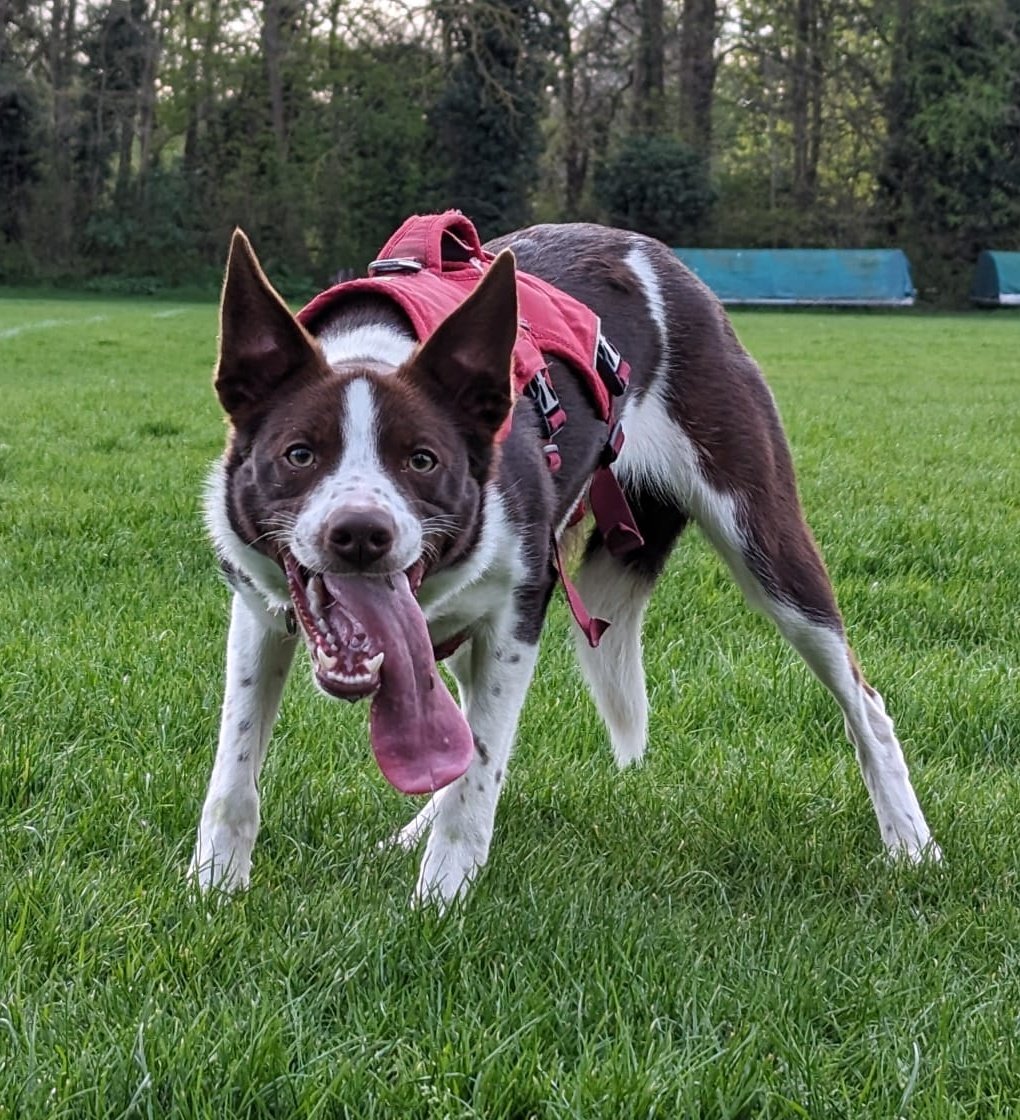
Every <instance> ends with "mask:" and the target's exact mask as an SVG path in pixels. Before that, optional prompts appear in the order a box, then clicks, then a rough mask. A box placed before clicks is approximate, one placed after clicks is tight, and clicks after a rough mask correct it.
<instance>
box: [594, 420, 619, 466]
mask: <svg viewBox="0 0 1020 1120" xmlns="http://www.w3.org/2000/svg"><path fill="white" fill-rule="evenodd" d="M623 443H624V434H623V422H622V421H620V420H617V421H616V423H615V424H614V425H613V426H612V427H611V428H610V429H609V438H608V439H607V440H606V445H605V447H603V448H602V455H601V457H600V458H599V466H600V467H608V466H610V465H611V464H613V463H615V462H616V460H617V459H618V458H619V457H620V452H621V451H622V450H623Z"/></svg>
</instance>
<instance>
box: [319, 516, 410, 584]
mask: <svg viewBox="0 0 1020 1120" xmlns="http://www.w3.org/2000/svg"><path fill="white" fill-rule="evenodd" d="M396 531H397V527H396V525H395V524H394V522H393V518H392V517H390V515H389V514H388V513H385V512H384V511H382V510H358V511H357V512H353V511H348V512H345V513H342V514H338V515H336V516H335V517H333V518H331V519H330V520H329V522H328V524H327V526H326V540H327V543H328V546H329V550H330V551H331V552H332V553H333V555H334V556H336V557H337V558H338V559H340V560H342V561H343V562H344V563H345V564H349V565H350V566H351V567H352V568H356V569H358V570H359V571H365V570H366V569H368V568H371V567H372V565H373V564H376V563H378V561H380V560H381V559H382V558H383V557H384V556H385V555H386V553H387V552H389V550H390V549H391V548H392V547H393V538H394V537H395V536H396Z"/></svg>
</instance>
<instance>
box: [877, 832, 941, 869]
mask: <svg viewBox="0 0 1020 1120" xmlns="http://www.w3.org/2000/svg"><path fill="white" fill-rule="evenodd" d="M886 854H887V856H888V857H889V860H890V862H891V863H903V864H912V865H913V866H914V867H922V866H926V865H927V866H931V867H938V866H939V865H940V864H941V863H942V849H941V848H940V847H939V846H938V844H936V843H935V841H934V839H932V837H930V836H929V837H928V839H927V840H925V841H924V843H921V842H920V841H918V840H911V841H909V842H907V841H902V842H896V843H892V844H887V845H886Z"/></svg>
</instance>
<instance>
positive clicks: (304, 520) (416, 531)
mask: <svg viewBox="0 0 1020 1120" xmlns="http://www.w3.org/2000/svg"><path fill="white" fill-rule="evenodd" d="M340 439H341V444H340V445H341V448H342V451H341V454H340V461H339V463H337V466H336V468H335V469H334V470H333V471H332V472H331V473H330V474H328V475H327V476H326V477H325V478H324V479H323V480H322V481H321V482H320V483H319V485H318V486H316V487H315V489H314V490H312V491H311V493H310V494H309V495H308V497H307V498H306V499H305V504H304V508H303V509H302V511H301V513H300V514H299V515H298V519H297V522H296V523H295V525H294V535H293V543H292V550H293V553H294V556H295V558H296V559H297V561H298V563H299V564H301V565H303V566H304V567H306V568H309V569H312V570H321V569H323V568H328V567H329V566H330V564H329V556H328V553H327V552H326V551H325V549H324V547H323V543H322V531H323V527H324V526H325V525H326V524H327V522H328V521H329V520H330V519H331V518H334V519H335V518H336V516H337V515H343V514H345V513H350V514H356V513H366V512H372V511H383V512H385V513H387V514H389V516H390V517H391V518H392V519H393V524H394V526H395V528H396V534H395V537H394V541H393V548H392V550H391V552H390V555H389V559H390V561H391V563H390V564H389V569H390V570H391V571H404V570H405V569H407V568H409V567H410V566H411V565H412V564H413V563H414V562H415V561H416V560H417V559H418V558H419V557H420V555H421V548H422V529H421V522H420V520H419V519H418V517H417V516H416V515H415V513H414V510H413V509H412V508H411V506H410V505H409V503H408V501H407V499H406V498H405V497H404V496H403V494H402V493H401V492H400V489H399V488H398V487H397V485H396V482H395V480H394V479H393V477H392V475H391V474H390V473H389V472H388V471H387V469H386V467H385V466H384V465H383V460H382V456H381V455H380V453H379V445H378V440H379V420H378V409H377V402H376V399H375V392H374V389H373V386H372V382H371V381H370V380H369V379H368V378H365V377H359V378H356V379H354V380H352V381H350V382H348V384H347V385H346V386H345V387H344V389H343V396H342V398H341V403H340Z"/></svg>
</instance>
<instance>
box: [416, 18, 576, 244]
mask: <svg viewBox="0 0 1020 1120" xmlns="http://www.w3.org/2000/svg"><path fill="white" fill-rule="evenodd" d="M435 11H436V14H437V16H438V19H439V22H440V26H441V29H442V33H443V41H444V50H445V57H446V73H447V78H446V83H445V87H444V89H443V91H442V93H441V94H440V96H439V99H438V102H437V104H436V106H435V108H434V110H433V121H434V123H435V127H436V131H437V136H438V142H439V147H440V150H441V152H442V155H443V158H444V160H445V161H446V165H447V167H448V168H449V172H448V175H447V176H446V181H445V184H444V186H445V193H446V196H447V198H448V199H449V202H450V203H451V204H452V205H454V206H457V207H459V208H460V209H461V210H463V211H464V212H465V213H467V214H468V215H469V216H470V217H472V218H473V219H474V220H475V221H476V222H477V223H478V224H479V226H480V227H481V228H482V229H483V230H484V231H485V235H486V236H491V235H493V234H496V233H502V232H505V231H507V230H510V229H513V228H514V227H515V226H520V225H524V224H525V223H526V222H527V221H528V220H529V217H530V213H531V194H532V190H533V187H534V184H535V182H536V180H537V161H538V157H539V154H540V152H541V149H542V136H541V131H540V115H541V111H542V108H543V100H544V98H543V89H544V85H545V79H546V77H547V76H549V75H550V70H549V52H550V50H551V49H552V47H553V46H554V44H555V28H554V26H553V25H552V23H551V21H550V20H549V19H548V17H547V15H546V13H545V11H544V10H542V9H539V8H538V7H536V6H535V3H534V2H533V0H485V2H484V3H474V2H472V0H439V2H438V3H437V4H436V7H435Z"/></svg>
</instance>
